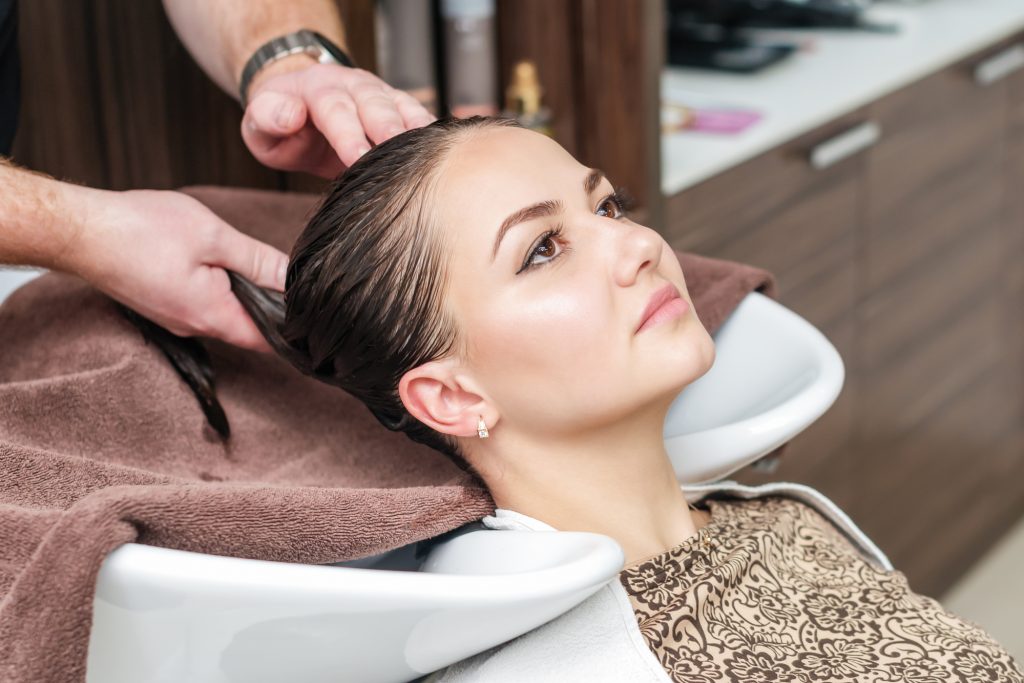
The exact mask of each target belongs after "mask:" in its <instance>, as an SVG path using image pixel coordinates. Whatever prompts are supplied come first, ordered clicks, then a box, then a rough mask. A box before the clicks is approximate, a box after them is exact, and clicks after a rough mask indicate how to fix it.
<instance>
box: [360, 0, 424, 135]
mask: <svg viewBox="0 0 1024 683" xmlns="http://www.w3.org/2000/svg"><path fill="white" fill-rule="evenodd" d="M376 12H377V16H376V22H375V23H376V26H377V65H378V73H379V75H380V77H381V79H382V80H383V81H384V82H385V83H387V84H388V85H391V86H392V87H395V88H400V89H401V90H405V91H406V92H408V93H409V94H410V95H412V96H413V97H415V98H416V99H417V100H419V102H420V104H422V105H423V107H424V108H425V109H426V110H427V111H429V112H430V113H431V114H433V115H434V116H438V115H439V114H438V102H437V71H436V69H435V64H434V30H433V24H432V22H431V7H430V3H429V2H427V1H426V0H377V9H376Z"/></svg>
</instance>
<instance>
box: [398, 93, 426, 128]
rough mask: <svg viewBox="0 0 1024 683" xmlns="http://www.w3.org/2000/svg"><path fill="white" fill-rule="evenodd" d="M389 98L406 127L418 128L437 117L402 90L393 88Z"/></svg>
mask: <svg viewBox="0 0 1024 683" xmlns="http://www.w3.org/2000/svg"><path fill="white" fill-rule="evenodd" d="M391 98H392V100H393V101H394V103H395V108H396V109H397V110H398V113H399V114H401V115H402V119H403V120H404V121H405V127H406V128H419V127H420V126H426V125H429V124H430V123H432V122H434V121H436V120H437V117H436V116H434V115H433V114H431V113H430V112H429V111H427V110H426V108H424V106H423V104H421V103H420V101H419V100H417V99H416V98H415V97H413V96H412V95H410V94H409V93H407V92H406V91H404V90H398V89H394V90H393V91H392V93H391Z"/></svg>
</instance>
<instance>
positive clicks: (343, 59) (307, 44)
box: [238, 29, 356, 109]
mask: <svg viewBox="0 0 1024 683" xmlns="http://www.w3.org/2000/svg"><path fill="white" fill-rule="evenodd" d="M303 53H304V54H308V55H309V56H311V57H313V58H314V59H316V60H317V61H318V62H320V63H321V64H329V63H330V64H341V65H343V66H349V67H352V68H353V69H354V68H356V64H355V62H354V61H352V58H351V57H349V56H348V55H347V54H345V51H344V50H342V49H341V48H340V47H338V46H337V45H335V44H334V43H332V42H331V41H330V40H328V39H327V38H325V37H324V36H322V35H320V34H319V33H317V32H316V31H310V30H308V29H302V30H301V31H295V32H294V33H288V34H286V35H283V36H278V37H277V38H274V39H272V40H269V41H267V42H266V43H264V44H263V45H260V47H259V48H258V49H257V50H256V52H254V53H253V55H252V57H250V58H249V61H247V62H246V63H245V68H243V69H242V78H241V79H240V80H239V83H238V99H239V101H241V103H242V108H243V109H244V108H245V107H246V105H247V104H248V95H249V84H250V83H252V79H253V77H254V76H255V75H256V74H257V73H258V72H259V70H260V69H262V68H263V67H264V66H266V65H267V64H270V63H271V62H274V61H276V60H278V59H282V58H283V57H288V56H290V55H295V54H303Z"/></svg>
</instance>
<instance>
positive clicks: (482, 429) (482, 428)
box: [476, 415, 489, 439]
mask: <svg viewBox="0 0 1024 683" xmlns="http://www.w3.org/2000/svg"><path fill="white" fill-rule="evenodd" d="M477 417H478V419H477V421H476V434H477V436H479V437H480V438H481V439H486V438H487V437H488V436H489V433H488V431H487V425H486V424H484V416H483V415H478V416H477Z"/></svg>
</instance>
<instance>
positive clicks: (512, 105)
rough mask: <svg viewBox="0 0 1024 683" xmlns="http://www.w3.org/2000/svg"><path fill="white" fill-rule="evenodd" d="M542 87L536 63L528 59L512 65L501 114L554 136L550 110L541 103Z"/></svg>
mask: <svg viewBox="0 0 1024 683" xmlns="http://www.w3.org/2000/svg"><path fill="white" fill-rule="evenodd" d="M543 94H544V88H542V87H541V85H540V78H539V77H538V76H537V65H536V64H534V63H533V62H531V61H530V60H528V59H524V60H522V61H520V62H516V64H515V66H514V67H512V81H511V83H509V85H508V87H507V88H505V110H504V111H502V112H501V115H502V116H507V117H508V118H512V119H516V120H517V121H519V123H520V124H521V125H522V126H523V127H524V128H529V129H530V130H535V131H537V132H538V133H543V134H544V135H547V136H548V137H554V132H553V131H552V130H551V110H550V109H549V108H548V107H545V106H544V105H542V104H541V102H540V99H541V96H542V95H543Z"/></svg>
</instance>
